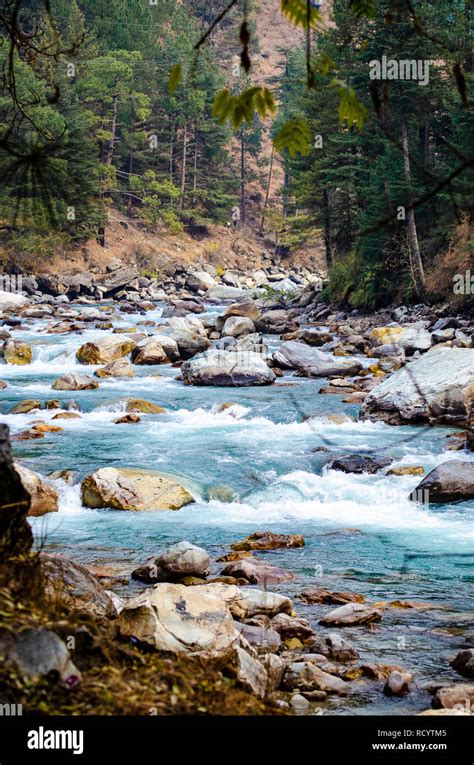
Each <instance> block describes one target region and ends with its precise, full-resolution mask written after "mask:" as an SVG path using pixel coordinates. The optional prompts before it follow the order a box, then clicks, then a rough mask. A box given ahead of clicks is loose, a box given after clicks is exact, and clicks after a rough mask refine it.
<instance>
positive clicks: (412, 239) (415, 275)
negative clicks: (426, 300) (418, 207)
mask: <svg viewBox="0 0 474 765" xmlns="http://www.w3.org/2000/svg"><path fill="white" fill-rule="evenodd" d="M402 147H403V171H404V175H405V183H406V186H407V196H408V199H407V202H408V204H407V205H406V212H407V223H408V248H409V251H410V269H411V275H412V279H413V284H414V287H415V290H416V293H417V295H418V297H420V298H423V296H424V295H425V292H426V280H425V271H424V268H423V261H422V259H421V253H420V245H419V243H418V234H417V230H416V220H415V210H414V208H413V190H412V185H411V170H410V151H409V146H408V131H407V126H406V123H405V121H403V122H402Z"/></svg>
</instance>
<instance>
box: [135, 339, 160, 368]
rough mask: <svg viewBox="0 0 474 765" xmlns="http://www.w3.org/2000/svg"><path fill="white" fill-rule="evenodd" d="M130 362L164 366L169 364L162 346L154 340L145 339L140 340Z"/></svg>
mask: <svg viewBox="0 0 474 765" xmlns="http://www.w3.org/2000/svg"><path fill="white" fill-rule="evenodd" d="M132 361H133V363H134V364H138V365H140V364H144V365H152V364H166V363H168V362H169V359H168V356H167V355H166V353H165V351H164V349H163V346H162V345H161V343H159V342H158V341H157V340H156V339H155V338H153V337H151V338H147V339H146V340H141V341H140V342H139V343H138V345H137V347H136V348H135V350H134V351H133V353H132Z"/></svg>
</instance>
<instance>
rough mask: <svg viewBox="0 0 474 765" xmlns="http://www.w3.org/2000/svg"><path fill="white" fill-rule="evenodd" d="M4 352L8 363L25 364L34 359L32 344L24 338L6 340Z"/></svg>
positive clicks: (3, 347)
mask: <svg viewBox="0 0 474 765" xmlns="http://www.w3.org/2000/svg"><path fill="white" fill-rule="evenodd" d="M2 353H3V359H4V361H5V363H6V364H16V365H17V366H23V365H25V364H31V361H32V359H33V350H32V348H31V345H28V343H25V342H24V340H6V341H5V342H4V343H3V346H2Z"/></svg>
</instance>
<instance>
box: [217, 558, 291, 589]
mask: <svg viewBox="0 0 474 765" xmlns="http://www.w3.org/2000/svg"><path fill="white" fill-rule="evenodd" d="M221 574H222V575H223V576H235V577H236V578H237V579H246V580H247V582H248V583H249V584H278V583H279V582H288V581H290V580H291V579H293V574H291V573H290V572H289V571H285V570H284V569H281V568H278V566H272V565H270V564H269V563H265V561H262V560H257V559H256V558H244V559H243V560H238V561H233V562H231V563H228V564H227V566H225V568H223V569H222V571H221Z"/></svg>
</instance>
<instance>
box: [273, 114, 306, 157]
mask: <svg viewBox="0 0 474 765" xmlns="http://www.w3.org/2000/svg"><path fill="white" fill-rule="evenodd" d="M273 144H274V146H275V149H276V150H277V151H283V150H285V149H286V150H287V151H288V153H289V155H290V157H292V158H294V157H296V155H297V154H302V155H306V154H309V152H310V151H311V130H310V128H309V125H308V123H307V122H305V121H304V120H303V119H300V118H294V119H292V120H288V122H285V124H284V125H282V127H281V128H280V129H279V131H278V132H277V134H276V136H275V138H274V139H273Z"/></svg>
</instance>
